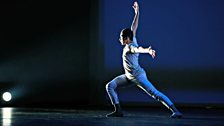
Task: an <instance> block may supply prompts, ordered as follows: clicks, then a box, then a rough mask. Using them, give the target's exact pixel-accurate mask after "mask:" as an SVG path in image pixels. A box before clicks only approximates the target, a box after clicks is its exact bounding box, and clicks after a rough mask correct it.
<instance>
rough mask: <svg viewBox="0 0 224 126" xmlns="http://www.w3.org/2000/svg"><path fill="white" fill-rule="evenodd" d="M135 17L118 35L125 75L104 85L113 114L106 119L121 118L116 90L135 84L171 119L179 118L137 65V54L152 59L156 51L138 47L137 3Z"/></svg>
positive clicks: (166, 99) (173, 107)
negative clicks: (167, 112) (165, 110)
mask: <svg viewBox="0 0 224 126" xmlns="http://www.w3.org/2000/svg"><path fill="white" fill-rule="evenodd" d="M133 8H134V11H135V16H134V20H133V22H132V25H131V29H130V28H125V29H123V30H122V31H121V33H120V43H121V45H124V48H123V55H122V59H123V67H124V70H125V74H122V75H120V76H117V77H116V78H114V79H113V80H112V81H110V82H109V83H108V84H107V85H106V91H107V93H108V95H109V97H110V100H111V103H112V105H113V106H114V109H115V110H114V112H112V113H109V114H107V115H106V116H107V117H123V112H122V109H121V106H120V103H119V99H118V96H117V92H116V88H118V87H124V86H128V85H131V84H135V85H137V86H138V87H140V88H141V89H143V90H144V91H145V92H146V93H147V94H149V95H150V96H151V97H153V98H154V99H156V100H158V101H160V102H161V103H162V104H163V105H165V106H166V107H167V108H168V109H169V110H171V112H172V115H171V118H181V117H182V114H181V113H180V112H179V111H178V110H177V108H176V107H175V106H174V104H173V103H172V102H171V100H170V99H169V98H168V97H167V96H165V95H164V94H163V93H161V92H159V91H158V90H157V89H156V88H155V87H154V86H153V85H152V83H151V82H150V81H149V80H148V79H147V76H146V73H145V70H144V69H143V68H142V67H141V66H140V65H139V63H138V56H139V53H149V54H150V55H151V56H152V58H154V57H155V56H156V51H155V50H153V49H152V48H151V46H150V47H148V48H143V47H141V46H139V45H138V43H137V39H136V31H137V28H138V19H139V6H138V3H137V2H134V5H133Z"/></svg>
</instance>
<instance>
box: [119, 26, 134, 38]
mask: <svg viewBox="0 0 224 126" xmlns="http://www.w3.org/2000/svg"><path fill="white" fill-rule="evenodd" d="M121 32H122V37H123V38H127V37H129V38H130V40H131V41H132V40H133V32H132V30H131V29H130V28H124V29H123V30H122V31H121Z"/></svg>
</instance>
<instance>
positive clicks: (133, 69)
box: [122, 37, 145, 79]
mask: <svg viewBox="0 0 224 126" xmlns="http://www.w3.org/2000/svg"><path fill="white" fill-rule="evenodd" d="M137 47H138V43H137V39H136V37H133V42H132V43H130V44H126V45H125V47H124V48H123V54H122V59H123V67H124V70H125V75H126V76H127V78H128V79H134V78H135V77H136V76H138V75H140V74H141V73H143V72H145V71H144V69H142V68H141V66H140V65H139V63H138V56H139V53H135V52H134V48H137Z"/></svg>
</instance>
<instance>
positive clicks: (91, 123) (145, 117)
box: [1, 107, 224, 126]
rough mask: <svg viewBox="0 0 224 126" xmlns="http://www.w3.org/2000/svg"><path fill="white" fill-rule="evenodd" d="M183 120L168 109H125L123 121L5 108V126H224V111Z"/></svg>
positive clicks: (194, 111) (92, 113) (190, 113)
mask: <svg viewBox="0 0 224 126" xmlns="http://www.w3.org/2000/svg"><path fill="white" fill-rule="evenodd" d="M181 111H182V112H183V114H184V117H183V118H182V119H171V118H169V116H170V113H169V111H168V110H164V108H162V107H161V108H149V109H139V108H138V109H137V108H128V109H125V110H124V114H125V116H124V117H122V118H107V117H105V114H107V113H108V112H110V110H109V109H108V110H105V109H103V110H99V109H98V110H94V109H89V110H80V109H79V110H75V109H43V108H1V124H2V126H224V109H203V108H200V109H199V108H191V109H186V108H184V109H181Z"/></svg>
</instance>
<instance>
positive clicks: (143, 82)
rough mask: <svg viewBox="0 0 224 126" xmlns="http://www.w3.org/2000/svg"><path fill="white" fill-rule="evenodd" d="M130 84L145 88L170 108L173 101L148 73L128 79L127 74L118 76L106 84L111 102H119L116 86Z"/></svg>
mask: <svg viewBox="0 0 224 126" xmlns="http://www.w3.org/2000/svg"><path fill="white" fill-rule="evenodd" d="M130 85H137V86H138V87H140V88H141V89H143V90H144V91H145V92H146V93H147V94H149V95H150V96H151V97H153V98H154V99H156V100H158V101H160V102H161V103H162V104H164V105H165V106H166V107H167V108H168V109H169V108H170V106H171V105H173V103H172V102H171V100H170V99H169V98H168V97H167V96H166V95H164V94H163V93H161V92H159V91H158V90H157V89H156V88H155V87H154V86H153V85H152V83H151V82H150V81H149V80H148V79H147V76H146V73H145V72H144V73H142V74H140V75H138V76H136V77H135V78H134V79H128V78H127V77H126V76H125V74H122V75H120V76H117V77H116V78H114V79H113V80H112V81H110V82H109V83H108V84H107V85H106V91H107V93H108V95H109V97H110V100H111V103H112V104H113V105H114V104H119V98H118V95H117V92H116V88H119V87H125V86H130Z"/></svg>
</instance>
